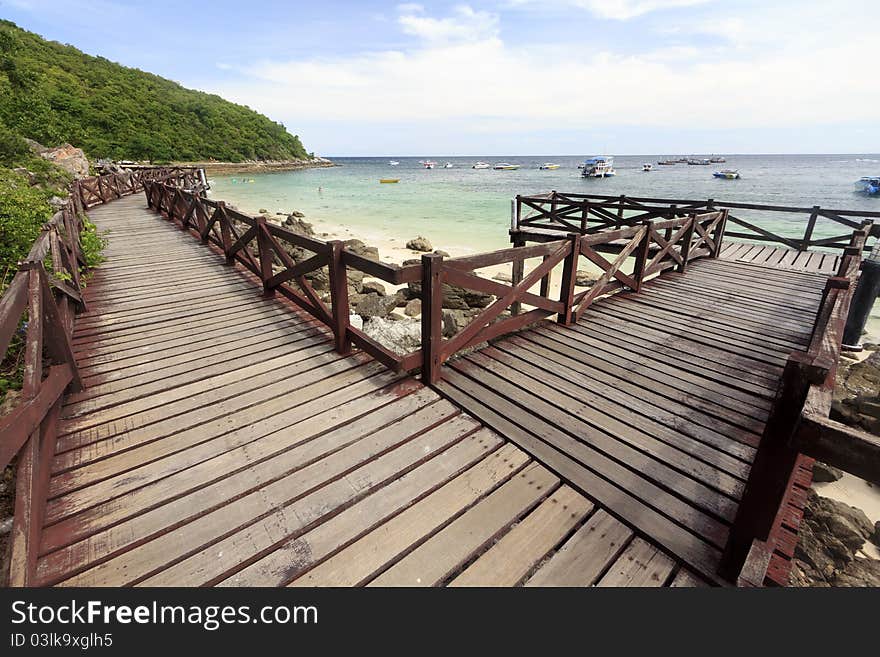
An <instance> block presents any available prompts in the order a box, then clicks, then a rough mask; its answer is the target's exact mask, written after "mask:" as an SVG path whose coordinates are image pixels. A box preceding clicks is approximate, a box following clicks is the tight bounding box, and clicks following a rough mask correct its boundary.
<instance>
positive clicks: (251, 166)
mask: <svg viewBox="0 0 880 657" xmlns="http://www.w3.org/2000/svg"><path fill="white" fill-rule="evenodd" d="M175 164H177V165H180V166H194V167H203V168H204V169H205V173H206V174H207V175H209V176H211V175H226V174H234V173H271V172H273V171H296V170H299V169H319V168H324V167H335V166H337V165H336V164H335V163H333V162H332V161H331V160H328V159H327V158H324V157H316V158H314V159H310V160H250V161H246V162H175Z"/></svg>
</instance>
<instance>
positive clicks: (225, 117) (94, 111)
mask: <svg viewBox="0 0 880 657" xmlns="http://www.w3.org/2000/svg"><path fill="white" fill-rule="evenodd" d="M0 124H5V125H6V126H7V127H8V128H9V129H10V130H12V131H13V132H14V133H17V134H19V135H24V136H26V137H30V138H31V139H35V140H37V141H38V142H41V143H43V144H45V145H47V146H54V145H58V144H60V143H63V142H69V143H71V144H75V145H77V146H79V147H80V148H83V149H84V150H85V151H86V153H88V154H89V155H90V156H92V157H97V158H101V157H109V158H115V159H137V160H142V159H143V160H146V159H149V160H154V161H170V160H177V161H195V160H203V159H214V160H221V161H229V162H240V161H242V160H252V159H258V160H287V159H304V158H307V157H308V155H307V153H306V151H305V149H304V148H303V146H302V144H301V143H300V140H299V137H297V136H295V135H291V134H290V133H289V132H287V130H286V129H285V128H284V126H283V125H281V124H280V123H275V122H274V121H271V120H270V119H268V118H266V117H265V116H263V115H262V114H258V113H257V112H255V111H253V110H251V109H249V108H247V107H244V106H242V105H236V104H234V103H230V102H229V101H226V100H223V99H222V98H220V97H219V96H216V95H212V94H206V93H202V92H199V91H192V90H189V89H184V88H183V87H181V86H180V85H179V84H177V83H175V82H172V81H170V80H166V79H164V78H161V77H159V76H157V75H153V74H151V73H145V72H143V71H140V70H137V69H133V68H127V67H125V66H121V65H119V64H116V63H114V62H111V61H109V60H107V59H104V58H102V57H92V56H90V55H86V54H85V53H82V52H80V51H79V50H77V49H76V48H74V47H72V46H67V45H63V44H60V43H56V42H53V41H45V40H44V39H42V38H40V37H39V36H37V35H36V34H33V33H31V32H27V31H25V30H22V29H21V28H19V27H17V26H16V25H15V24H14V23H11V22H9V21H2V20H0ZM0 149H2V144H0Z"/></svg>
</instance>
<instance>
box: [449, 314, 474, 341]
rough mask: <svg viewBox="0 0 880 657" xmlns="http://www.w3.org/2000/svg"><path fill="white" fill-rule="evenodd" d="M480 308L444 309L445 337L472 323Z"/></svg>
mask: <svg viewBox="0 0 880 657" xmlns="http://www.w3.org/2000/svg"><path fill="white" fill-rule="evenodd" d="M479 312H480V311H479V310H470V309H468V310H459V309H453V310H449V309H445V308H444V309H443V337H444V338H451V337H452V336H453V335H455V334H456V333H458V332H459V331H461V330H462V329H463V328H464V327H465V326H467V325H468V324H470V323H471V320H472V319H473V318H474V317H475V316H476V315H477V314H479Z"/></svg>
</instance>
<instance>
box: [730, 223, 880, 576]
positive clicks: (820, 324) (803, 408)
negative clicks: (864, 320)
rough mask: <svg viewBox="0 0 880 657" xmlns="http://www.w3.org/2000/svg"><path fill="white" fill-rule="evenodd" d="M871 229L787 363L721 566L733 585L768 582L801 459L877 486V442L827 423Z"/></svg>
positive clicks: (854, 244)
mask: <svg viewBox="0 0 880 657" xmlns="http://www.w3.org/2000/svg"><path fill="white" fill-rule="evenodd" d="M873 229H874V226H873V225H872V223H871V222H870V221H866V222H865V223H863V224H862V225H860V226H859V228H857V229H856V230H854V231H853V233H852V234H851V236H850V240H849V243H848V245H847V246H846V247H845V248H844V251H843V256H842V257H841V260H840V263H839V267H838V271H837V273H836V275H835V276H832V277H830V278H829V279H828V280H827V281H826V285H825V289H824V291H823V294H822V301H821V303H820V305H819V309H818V311H817V313H816V319H815V322H814V325H813V330H812V335H811V339H810V343H809V346H808V348H807V349H806V351H795V352H793V353H792V354H791V355H790V356H789V357H788V360H787V361H786V364H785V368H784V370H783V373H782V378H781V381H780V385H779V388H778V390H777V394H776V397H775V399H774V403H773V406H772V408H771V410H770V414H769V417H768V419H767V423H766V426H765V430H764V433H763V435H762V438H761V442H760V445H759V447H758V451H757V454H756V456H755V460H754V463H753V464H752V468H751V470H750V472H749V479H748V481H747V482H746V487H745V490H744V493H743V497H742V500H741V501H740V505H739V509H738V511H737V515H736V518H735V520H734V523H733V526H732V527H731V532H730V538H729V541H728V544H727V547H726V549H725V554H724V558H723V561H722V574H724V575H725V576H727V577H729V578H731V579H733V580H737V581H740V582H742V583H745V584H753V585H760V584H761V582H762V581H763V578H764V572H766V568H767V565H768V564H769V561H770V557H771V555H772V546H768V545H767V544H766V541H767V540H768V537H769V535H770V531H771V529H772V527H773V524H774V521H775V519H776V517H777V515H778V514H779V513H780V510H781V508H782V505H783V504H784V500H785V493H786V490H787V488H788V485H789V479H790V477H791V475H792V472H793V470H794V468H795V465H796V462H797V459H798V457H799V455H800V454H806V455H807V456H812V457H816V458H822V459H823V460H825V461H826V462H828V463H830V464H832V465H835V466H837V467H841V468H843V469H845V470H847V471H849V472H851V473H853V474H856V475H858V476H861V477H864V478H867V479H871V480H873V481H877V482H880V440H878V439H877V437H876V436H872V435H870V434H868V433H866V432H863V431H858V430H856V429H852V428H850V427H846V426H845V425H842V424H840V423H837V422H834V421H832V420H830V419H829V417H828V416H829V414H830V412H831V401H832V396H833V393H834V382H835V378H836V374H837V366H838V361H839V358H840V350H841V340H842V337H843V329H844V325H845V324H846V318H847V314H848V312H849V306H850V302H851V300H852V297H853V294H854V292H855V287H856V283H857V281H858V275H859V265H860V263H861V259H862V253H863V251H864V248H865V242H866V241H867V239H868V237H869V236H870V235H871V234H873Z"/></svg>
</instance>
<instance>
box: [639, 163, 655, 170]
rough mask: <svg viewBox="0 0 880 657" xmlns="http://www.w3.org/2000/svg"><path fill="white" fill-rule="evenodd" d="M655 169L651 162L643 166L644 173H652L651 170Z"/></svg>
mask: <svg viewBox="0 0 880 657" xmlns="http://www.w3.org/2000/svg"><path fill="white" fill-rule="evenodd" d="M653 168H654V167H653V166H651V163H650V162H645V163H644V164H643V165H642V171H650V170H651V169H653Z"/></svg>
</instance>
